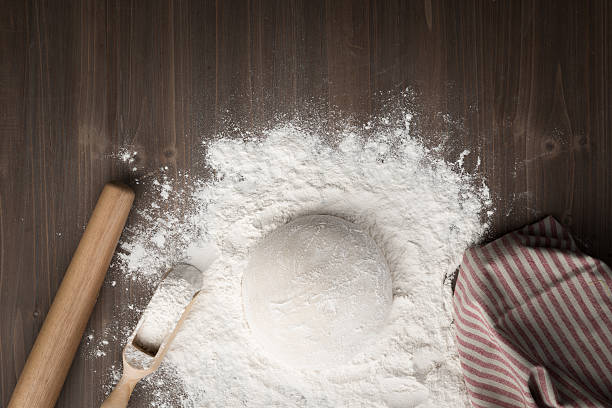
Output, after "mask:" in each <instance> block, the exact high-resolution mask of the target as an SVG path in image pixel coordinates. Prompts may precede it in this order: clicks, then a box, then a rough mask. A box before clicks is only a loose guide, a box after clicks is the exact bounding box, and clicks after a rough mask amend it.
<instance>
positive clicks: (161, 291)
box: [134, 264, 202, 355]
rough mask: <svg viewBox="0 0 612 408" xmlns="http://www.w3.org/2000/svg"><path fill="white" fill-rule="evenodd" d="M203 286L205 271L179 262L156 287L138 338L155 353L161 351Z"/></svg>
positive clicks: (136, 340)
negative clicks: (185, 310) (188, 305)
mask: <svg viewBox="0 0 612 408" xmlns="http://www.w3.org/2000/svg"><path fill="white" fill-rule="evenodd" d="M201 285H202V277H201V272H200V271H199V270H197V269H196V268H194V267H193V266H191V265H187V264H179V265H177V266H176V267H175V268H173V269H172V270H171V271H170V273H169V274H168V276H166V277H165V278H164V279H163V281H162V282H161V283H160V285H159V287H158V288H157V289H156V290H155V293H154V294H153V297H152V298H151V301H150V302H149V304H148V305H147V308H146V309H145V312H144V313H143V315H142V318H141V319H140V322H139V324H138V327H137V329H136V330H137V333H136V335H135V336H134V341H135V342H136V343H137V344H138V345H139V346H140V347H141V348H144V349H145V350H148V351H150V352H152V354H153V355H155V354H157V350H158V349H159V347H160V346H161V345H162V343H163V341H164V340H165V339H166V337H167V336H168V335H169V334H170V333H171V332H172V331H173V330H174V327H175V326H176V324H177V322H178V321H179V319H180V317H181V315H182V314H183V310H184V309H185V307H186V306H187V304H188V303H189V302H190V301H191V299H192V297H193V295H194V294H195V293H196V292H197V291H198V289H199V288H200V286H201Z"/></svg>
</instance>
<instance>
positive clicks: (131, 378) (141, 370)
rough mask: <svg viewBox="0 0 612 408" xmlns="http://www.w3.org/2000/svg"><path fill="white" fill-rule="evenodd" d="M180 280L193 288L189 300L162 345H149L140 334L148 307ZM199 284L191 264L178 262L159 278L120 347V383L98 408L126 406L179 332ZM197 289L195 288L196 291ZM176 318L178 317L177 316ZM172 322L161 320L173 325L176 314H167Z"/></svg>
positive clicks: (157, 366)
mask: <svg viewBox="0 0 612 408" xmlns="http://www.w3.org/2000/svg"><path fill="white" fill-rule="evenodd" d="M177 279H182V280H183V281H187V282H188V283H189V284H190V285H191V287H193V289H194V291H193V292H191V293H193V296H192V297H191V300H189V302H188V303H187V305H186V306H185V307H184V309H183V310H182V313H181V312H179V313H180V315H179V316H180V317H179V318H178V321H176V323H175V326H174V328H173V329H172V330H171V331H170V332H169V333H168V334H167V335H166V336H165V337H164V338H163V341H162V342H161V344H151V342H150V341H146V340H145V339H144V338H143V337H144V336H142V335H141V334H142V333H141V332H142V331H143V325H146V324H147V322H146V318H147V312H148V311H149V309H150V308H151V307H154V306H155V305H154V301H155V297H156V295H157V294H158V293H159V292H160V291H161V290H164V285H165V284H166V283H168V282H172V281H175V280H177ZM201 286H202V273H201V272H200V270H199V269H197V268H196V267H195V266H193V265H189V264H179V265H177V266H176V267H174V268H173V269H171V270H170V271H169V272H168V273H167V274H166V276H164V277H163V279H162V281H161V282H160V284H159V285H158V287H157V289H156V290H155V294H154V295H153V297H152V298H151V302H150V303H149V306H147V310H145V312H144V313H143V315H142V317H141V319H140V321H139V322H138V325H137V326H136V329H135V330H134V334H133V335H132V336H131V338H130V339H129V340H128V344H127V345H126V346H125V348H124V349H123V375H122V376H121V379H120V380H119V383H118V384H117V385H116V386H115V389H114V390H113V392H112V393H111V394H110V395H109V396H108V398H107V399H106V400H105V401H104V402H103V403H102V405H101V406H100V408H125V407H127V405H128V402H129V400H130V396H131V395H132V391H133V390H134V387H135V386H136V384H137V383H138V381H140V380H141V379H142V378H144V377H146V376H147V375H149V374H151V373H153V372H154V371H155V370H157V369H158V368H159V366H160V364H161V362H162V360H163V359H164V357H165V355H166V352H167V351H168V349H169V348H170V345H171V344H172V341H173V340H174V338H175V337H176V334H177V333H178V332H179V330H180V328H181V326H182V325H183V322H184V321H185V319H186V318H187V316H188V315H189V312H190V310H191V308H192V306H193V304H194V303H195V300H196V298H197V296H198V294H199V293H200V291H199V289H200V287H201ZM196 290H197V291H196ZM194 292H195V293H194ZM177 317H178V316H177ZM169 318H170V319H171V321H169V322H164V323H169V324H172V323H174V321H175V320H176V317H175V316H170V317H169ZM151 324H155V325H158V324H159V322H158V321H154V322H152V323H151Z"/></svg>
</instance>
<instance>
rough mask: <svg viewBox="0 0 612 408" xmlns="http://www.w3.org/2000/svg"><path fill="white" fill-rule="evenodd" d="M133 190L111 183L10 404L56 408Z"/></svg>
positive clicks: (111, 255) (73, 259)
mask: <svg viewBox="0 0 612 408" xmlns="http://www.w3.org/2000/svg"><path fill="white" fill-rule="evenodd" d="M133 202H134V192H133V191H132V189H131V188H129V187H128V186H126V185H125V184H123V183H107V184H106V185H105V186H104V189H103V190H102V193H101V194H100V198H99V199H98V202H97V203H96V207H95V208H94V210H93V213H92V214H91V217H90V218H89V221H88V223H87V227H86V228H85V232H83V237H82V238H81V240H80V241H79V245H78V246H77V249H76V251H75V252H74V255H73V256H72V259H71V261H70V265H69V266H68V269H67V270H66V274H65V275H64V278H63V279H62V283H61V285H60V287H59V289H58V291H57V294H56V295H55V296H54V298H53V303H52V304H51V307H50V309H49V313H48V314H47V317H46V318H45V321H44V323H43V325H42V328H41V329H40V333H38V336H37V338H36V341H35V342H34V346H33V347H32V351H31V352H30V353H29V356H28V359H27V361H26V364H25V366H24V368H23V370H22V371H21V375H20V377H19V380H18V381H17V385H16V387H15V390H14V391H13V394H12V396H11V399H10V401H9V404H8V407H9V408H20V407H38V408H53V407H54V406H55V402H56V401H57V397H58V396H59V394H60V391H61V390H62V386H63V385H64V380H65V379H66V375H67V374H68V371H69V370H70V366H71V365H72V360H73V358H74V355H75V353H76V351H77V348H78V347H79V343H80V342H81V337H82V336H83V332H84V331H85V327H86V326H87V323H88V321H89V316H90V315H91V311H92V310H93V308H94V305H95V304H96V299H97V298H98V293H99V291H100V288H101V287H102V283H103V282H104V277H105V276H106V271H107V270H108V266H109V265H110V261H111V259H112V257H113V253H114V252H115V247H116V246H117V243H118V242H119V237H120V236H121V233H122V231H123V227H124V225H125V222H126V220H127V218H128V214H129V213H130V209H131V208H132V203H133Z"/></svg>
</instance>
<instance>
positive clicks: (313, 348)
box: [242, 215, 393, 368]
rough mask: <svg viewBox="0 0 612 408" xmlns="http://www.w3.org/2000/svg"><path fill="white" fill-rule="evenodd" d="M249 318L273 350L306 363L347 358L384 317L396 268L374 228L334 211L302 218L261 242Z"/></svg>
mask: <svg viewBox="0 0 612 408" xmlns="http://www.w3.org/2000/svg"><path fill="white" fill-rule="evenodd" d="M242 295H243V302H244V310H245V315H246V319H247V321H248V323H249V326H250V328H251V330H252V332H253V335H254V336H255V337H256V339H257V340H258V342H259V344H260V345H261V346H262V347H263V348H264V349H265V350H266V351H267V352H268V353H269V354H270V355H271V357H273V358H275V359H277V360H280V361H282V362H285V363H287V364H290V365H292V366H294V367H299V368H324V367H328V366H333V365H339V364H342V363H345V362H347V361H348V360H349V359H350V358H351V357H352V356H353V355H354V354H355V353H356V352H358V351H359V349H360V347H361V346H362V345H363V343H364V341H365V340H366V339H367V338H368V337H369V336H371V335H372V334H374V333H376V332H377V331H378V330H379V329H380V327H381V325H382V324H383V323H384V321H385V319H386V317H387V315H388V312H389V309H390V307H391V303H392V300H393V296H392V289H391V274H390V273H389V269H388V266H387V263H386V261H385V259H384V256H383V254H382V253H381V251H380V250H379V248H378V247H377V246H376V244H375V242H374V240H373V239H372V238H371V237H370V236H369V235H368V234H367V232H366V231H365V230H364V229H362V228H360V227H359V226H357V225H356V224H354V223H351V222H348V221H346V220H344V219H342V218H338V217H334V216H329V215H312V216H304V217H300V218H297V219H295V220H294V221H292V222H290V223H288V224H286V225H284V226H282V227H280V228H278V229H276V230H275V231H273V232H272V233H271V234H269V235H268V236H266V237H265V238H264V239H263V240H262V241H261V242H260V244H259V245H258V246H257V247H256V248H255V249H254V251H253V253H252V257H251V259H250V261H249V264H248V266H247V268H246V271H245V273H244V277H243V280H242Z"/></svg>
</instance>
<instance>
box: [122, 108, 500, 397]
mask: <svg viewBox="0 0 612 408" xmlns="http://www.w3.org/2000/svg"><path fill="white" fill-rule="evenodd" d="M411 119H412V118H411V116H410V115H405V116H403V117H402V118H401V119H400V120H398V121H396V122H392V123H391V124H390V125H389V121H388V120H387V121H386V122H385V121H383V123H384V125H385V126H382V125H380V126H378V125H377V124H371V123H368V125H367V126H364V127H361V128H359V127H350V126H348V127H346V128H344V129H340V130H338V131H336V132H335V134H334V135H333V137H331V138H330V137H329V135H326V134H323V133H321V134H320V133H318V132H316V131H313V130H311V129H307V128H305V127H301V126H300V125H299V124H296V123H294V122H290V123H287V124H282V125H277V126H275V127H271V128H269V129H268V130H263V131H261V132H257V133H256V134H255V133H253V134H251V135H250V136H249V135H247V137H243V138H241V139H236V138H231V139H230V138H224V137H218V138H217V139H215V140H213V141H208V142H206V144H205V149H206V150H205V162H206V165H207V166H208V167H209V169H210V170H212V174H213V176H212V177H210V178H208V179H200V180H198V179H193V180H192V188H191V189H190V190H189V192H188V193H187V192H186V190H184V191H183V190H180V189H179V188H173V187H172V182H171V181H170V180H168V179H165V180H161V179H160V180H159V181H156V182H155V183H152V185H151V186H150V188H151V189H153V191H155V192H156V194H157V195H158V198H157V200H156V203H153V205H151V208H148V209H147V210H146V211H145V210H143V211H141V215H142V225H141V226H140V227H138V226H132V228H131V230H130V231H131V232H130V235H129V237H128V238H127V239H126V241H125V242H123V243H122V248H123V250H124V253H123V254H122V255H121V257H120V259H119V262H120V267H121V268H122V271H123V273H125V274H126V275H127V276H129V277H130V279H131V280H133V281H135V282H143V284H147V283H146V282H149V284H150V282H152V281H155V280H156V279H157V278H159V274H160V272H161V271H162V270H163V269H164V268H166V267H168V266H169V265H171V264H172V263H173V262H177V261H178V260H181V259H182V260H184V261H186V262H189V263H191V264H193V265H195V266H196V267H198V268H199V269H201V270H204V278H203V289H202V293H201V294H200V296H199V297H198V300H197V301H196V303H195V305H194V307H193V309H192V311H191V314H190V315H189V317H188V318H187V320H186V322H185V324H184V326H183V328H182V330H181V331H180V332H179V334H178V335H177V337H176V339H175V342H174V343H173V345H172V347H171V349H170V351H169V353H168V355H167V360H166V362H165V363H164V364H163V365H162V369H163V368H164V367H166V368H165V370H167V371H168V372H170V371H172V373H173V375H172V376H170V375H168V376H166V374H164V373H165V372H166V371H164V370H162V373H161V374H156V375H155V376H153V380H151V381H154V384H153V385H151V384H148V385H146V384H145V386H146V387H152V388H154V389H155V388H160V389H161V388H168V389H170V390H172V389H181V390H182V391H183V392H182V395H181V398H180V402H173V403H169V402H167V401H164V400H163V398H164V395H168V394H157V395H158V397H157V398H158V399H157V400H155V401H153V402H152V403H151V404H150V405H152V406H185V407H204V406H206V407H208V406H211V407H238V406H246V407H263V406H273V407H317V408H321V407H397V408H399V407H417V406H418V407H467V406H469V402H468V400H467V396H466V389H465V386H464V383H463V379H462V374H461V371H460V366H459V362H458V356H457V353H456V351H455V346H454V338H453V327H452V319H451V317H450V310H449V307H448V306H449V302H450V279H449V278H448V277H449V276H450V275H452V273H453V272H454V270H455V269H456V267H457V266H458V264H459V261H460V258H461V255H462V253H463V251H464V250H465V249H466V248H467V247H468V246H469V245H471V244H472V243H474V242H476V241H478V240H479V239H480V237H482V235H483V234H484V233H485V231H486V229H487V223H486V217H487V215H486V214H487V210H489V209H490V205H491V203H490V199H489V195H488V189H487V187H486V185H485V184H484V182H482V181H481V180H480V179H478V178H477V177H476V176H473V175H471V174H470V172H469V171H466V170H464V169H463V168H462V166H460V165H458V164H457V163H449V162H446V161H444V160H442V159H440V158H437V157H436V154H435V151H434V150H430V149H428V148H425V147H424V145H423V144H422V143H421V142H420V141H419V139H418V138H417V137H415V136H414V134H412V133H413V130H411V129H410V127H411V126H410V125H411ZM467 154H468V152H466V151H464V152H463V153H461V157H459V161H460V162H461V163H460V164H462V163H463V159H464V157H465V155H467ZM128 159H129V158H128ZM164 186H167V187H164ZM167 200H178V201H179V202H182V203H184V204H185V205H183V206H180V210H179V209H178V208H179V207H172V208H177V209H176V210H171V211H169V212H168V210H166V213H155V211H156V210H157V208H158V207H159V206H163V204H164V202H165V201H167ZM185 208H187V210H186V209H185ZM154 214H157V215H154ZM312 214H327V215H335V216H340V217H342V218H344V219H346V220H348V221H350V222H353V223H355V224H357V225H358V226H359V227H360V228H362V229H363V230H365V231H367V233H368V234H369V235H370V236H371V237H372V238H373V239H374V241H375V242H376V244H377V246H378V247H379V248H380V249H381V251H382V253H383V255H384V257H385V259H386V261H387V263H388V267H389V270H390V273H391V276H392V292H393V302H392V305H391V310H390V312H389V314H388V316H387V319H386V321H385V324H384V325H383V328H382V329H380V331H379V333H378V334H377V337H376V338H375V339H374V341H370V342H366V343H364V344H363V345H362V347H360V348H359V351H358V352H357V353H356V354H354V355H352V357H351V358H350V359H348V360H347V361H344V362H343V363H342V364H339V365H337V364H334V365H332V364H325V362H323V363H322V364H317V369H316V370H313V369H298V368H294V367H292V366H289V365H285V364H283V363H282V362H280V361H279V360H277V359H275V358H274V356H271V355H270V354H268V353H266V352H264V350H263V348H262V346H261V345H260V344H259V343H258V342H257V341H256V340H255V339H254V336H252V334H251V331H250V329H249V327H248V325H247V324H246V322H245V317H244V313H243V303H242V299H241V283H242V277H243V272H244V270H245V268H246V267H247V264H248V262H249V259H250V254H251V252H252V250H253V249H254V248H255V246H256V245H257V243H258V242H260V240H261V239H262V238H263V237H265V236H266V235H267V234H269V233H270V232H272V231H273V230H275V229H276V228H278V227H280V226H282V225H285V224H286V223H288V222H290V221H291V220H293V219H295V218H296V217H299V216H302V215H312ZM212 252H214V253H215V254H214V256H213V255H211V253H212ZM132 283H133V282H132ZM120 286H121V285H118V286H117V288H119V287H120Z"/></svg>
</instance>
